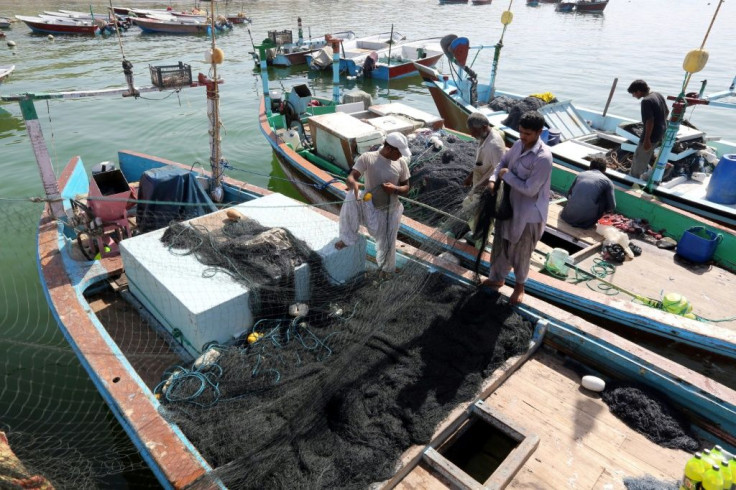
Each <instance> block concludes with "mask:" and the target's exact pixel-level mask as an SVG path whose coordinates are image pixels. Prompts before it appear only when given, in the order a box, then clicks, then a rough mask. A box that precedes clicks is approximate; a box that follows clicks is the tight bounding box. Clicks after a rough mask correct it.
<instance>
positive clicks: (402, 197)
mask: <svg viewBox="0 0 736 490" xmlns="http://www.w3.org/2000/svg"><path fill="white" fill-rule="evenodd" d="M399 199H401V200H402V201H406V202H408V203H411V204H416V205H417V206H421V207H423V208H426V209H429V210H430V211H433V212H435V213H437V214H440V215H442V216H445V217H446V218H450V219H454V220H455V221H459V222H461V223H465V220H464V219H462V218H458V217H457V216H454V215H452V214H450V213H446V212H444V211H442V210H440V209H437V208H433V207H432V206H429V205H427V204H424V203H423V202H419V201H415V200H414V199H409V198H408V197H404V196H399Z"/></svg>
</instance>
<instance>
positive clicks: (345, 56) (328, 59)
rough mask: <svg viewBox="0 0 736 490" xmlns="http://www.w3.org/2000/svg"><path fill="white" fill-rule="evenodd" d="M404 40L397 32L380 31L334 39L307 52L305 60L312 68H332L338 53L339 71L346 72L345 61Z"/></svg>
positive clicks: (404, 37)
mask: <svg viewBox="0 0 736 490" xmlns="http://www.w3.org/2000/svg"><path fill="white" fill-rule="evenodd" d="M405 41H406V36H404V35H403V34H400V33H398V32H394V31H391V32H382V33H380V34H372V35H370V36H364V37H358V38H354V39H350V40H346V41H340V39H339V38H338V39H336V40H335V43H334V46H333V43H330V44H329V45H327V46H325V47H323V48H322V49H320V50H318V51H317V52H316V53H308V54H307V55H306V61H307V63H308V64H309V67H310V68H311V69H313V70H328V69H331V68H332V62H333V58H334V57H335V56H336V55H337V54H339V56H340V71H341V72H343V73H346V72H347V69H348V68H347V62H348V60H349V59H351V58H354V57H357V56H360V57H362V58H363V59H365V56H366V55H368V54H370V53H372V52H374V51H379V50H383V49H386V48H388V47H389V46H393V47H396V46H398V45H400V44H401V43H403V42H405Z"/></svg>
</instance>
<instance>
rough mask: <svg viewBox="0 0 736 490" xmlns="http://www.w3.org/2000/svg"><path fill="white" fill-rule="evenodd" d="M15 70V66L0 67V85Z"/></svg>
mask: <svg viewBox="0 0 736 490" xmlns="http://www.w3.org/2000/svg"><path fill="white" fill-rule="evenodd" d="M13 70H15V65H0V83H3V82H4V81H5V79H6V78H8V77H9V76H10V74H11V73H13Z"/></svg>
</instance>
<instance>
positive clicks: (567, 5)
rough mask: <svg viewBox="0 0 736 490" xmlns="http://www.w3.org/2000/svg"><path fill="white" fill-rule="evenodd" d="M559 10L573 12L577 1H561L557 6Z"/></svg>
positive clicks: (556, 8)
mask: <svg viewBox="0 0 736 490" xmlns="http://www.w3.org/2000/svg"><path fill="white" fill-rule="evenodd" d="M555 10H556V11H557V12H572V11H573V10H575V2H560V3H558V4H557V6H556V7H555Z"/></svg>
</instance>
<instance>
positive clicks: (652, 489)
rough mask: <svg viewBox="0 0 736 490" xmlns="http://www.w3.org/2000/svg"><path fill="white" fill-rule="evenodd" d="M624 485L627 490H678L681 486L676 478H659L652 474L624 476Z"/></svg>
mask: <svg viewBox="0 0 736 490" xmlns="http://www.w3.org/2000/svg"><path fill="white" fill-rule="evenodd" d="M624 486H625V487H626V489H627V490H677V489H678V488H680V484H679V483H678V482H677V481H676V480H671V481H663V480H657V479H656V478H654V477H653V476H652V475H646V476H641V477H638V478H624Z"/></svg>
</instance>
